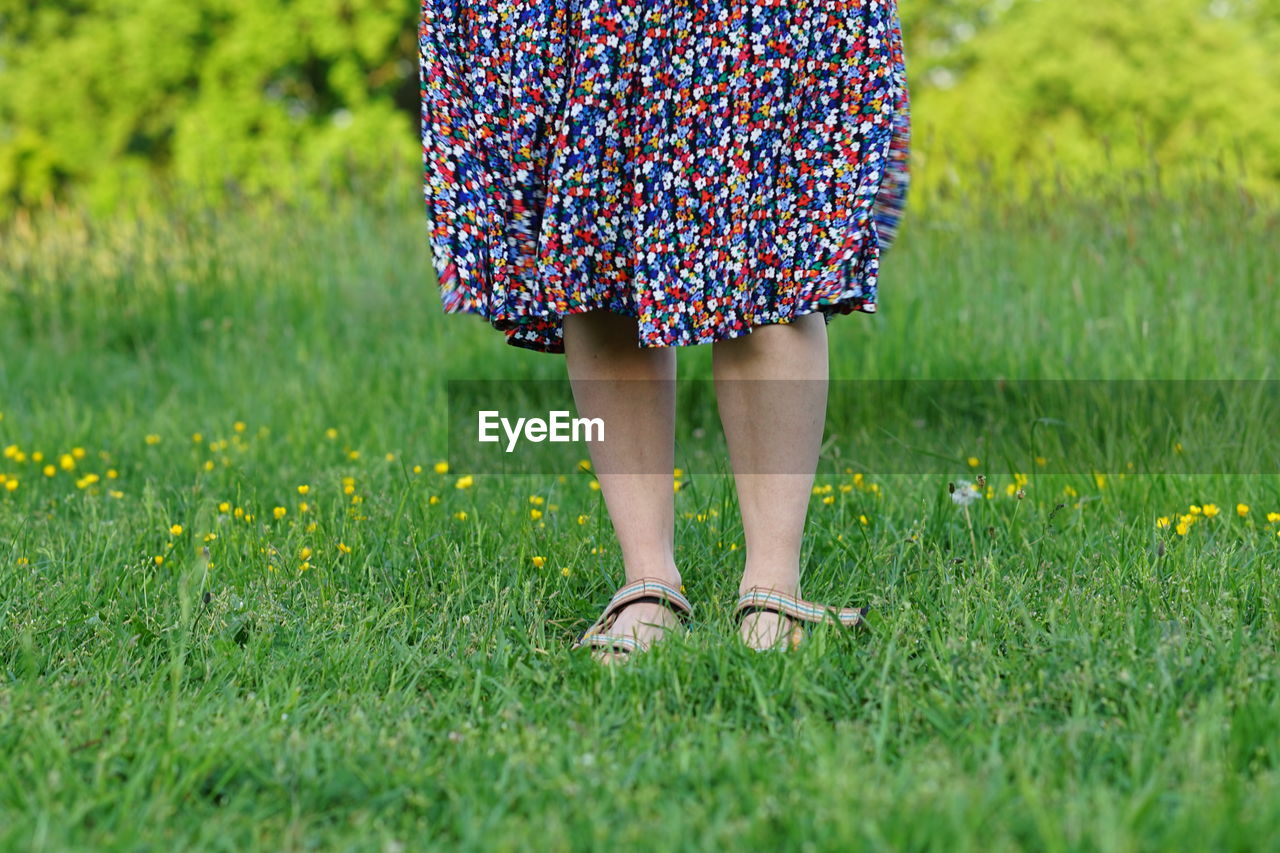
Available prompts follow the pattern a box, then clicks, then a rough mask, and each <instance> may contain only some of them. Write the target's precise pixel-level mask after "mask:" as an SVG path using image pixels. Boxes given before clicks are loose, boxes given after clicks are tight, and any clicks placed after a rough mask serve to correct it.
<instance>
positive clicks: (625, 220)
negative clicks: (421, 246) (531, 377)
mask: <svg viewBox="0 0 1280 853" xmlns="http://www.w3.org/2000/svg"><path fill="white" fill-rule="evenodd" d="M421 13H422V14H421V18H420V24H419V33H418V46H419V71H420V84H421V96H422V100H421V103H422V123H421V130H422V152H423V161H422V162H423V191H424V198H425V201H426V209H427V215H428V222H429V227H428V231H429V236H430V244H431V256H432V263H433V265H434V267H435V277H436V281H437V284H438V286H439V289H440V296H441V300H442V303H443V306H444V309H445V311H446V312H451V313H452V312H457V313H473V314H477V315H479V316H481V317H483V318H484V319H485V320H487V321H488V322H489V323H490V324H491V325H492V326H493V327H494V328H496V329H498V330H501V331H502V332H503V333H505V335H506V337H507V339H508V341H509V342H510V343H511V344H514V345H517V346H522V347H527V348H530V349H535V350H540V351H543V352H551V353H558V352H563V349H564V346H563V322H564V318H565V316H567V315H569V314H573V313H578V312H584V311H593V310H608V311H612V312H615V313H619V314H623V315H626V316H629V317H634V318H635V319H636V321H637V341H636V343H637V345H638V346H645V347H659V346H683V345H691V344H700V343H708V342H711V341H718V340H726V339H730V338H735V337H739V336H741V335H745V334H748V333H750V332H751V330H752V329H753V328H755V327H757V326H761V325H768V324H775V323H787V322H790V321H792V320H794V319H795V318H797V317H800V316H803V315H805V314H809V313H813V312H822V313H823V314H824V315H826V317H827V319H828V320H829V319H830V318H831V317H832V316H834V315H837V314H847V313H852V312H866V313H870V312H874V311H875V310H876V305H877V290H878V278H879V271H880V261H881V256H882V254H883V253H884V252H885V250H886V249H887V248H888V247H889V245H890V244H891V243H892V241H893V239H894V237H895V234H896V230H897V226H898V221H899V218H900V216H901V213H902V209H903V204H904V200H905V197H906V192H907V186H908V182H909V169H908V162H909V149H910V145H909V140H910V114H909V98H908V92H907V84H906V69H905V63H904V55H903V48H902V32H901V25H900V22H899V16H898V10H897V5H896V2H894V0H888V2H886V0H422V8H421Z"/></svg>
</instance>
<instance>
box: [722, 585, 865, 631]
mask: <svg viewBox="0 0 1280 853" xmlns="http://www.w3.org/2000/svg"><path fill="white" fill-rule="evenodd" d="M869 609H870V608H867V607H843V608H836V607H830V606H828V605H825V604H816V603H814V602H812V601H805V600H804V599H802V598H796V597H795V596H794V595H787V594H786V593H784V592H775V591H773V590H768V589H762V588H760V587H753V588H751V589H749V590H747V591H746V592H744V593H743V594H742V595H740V596H739V597H738V605H737V607H735V608H734V610H733V615H734V619H735V620H737V621H741V619H742V617H743V616H744V615H745V614H746V613H747V612H748V611H751V610H769V611H772V612H774V613H783V614H785V615H787V616H792V617H795V618H796V619H800V620H802V621H805V622H827V621H830V620H832V619H834V620H835V621H836V622H838V623H839V624H841V625H848V626H856V625H861V624H863V623H864V622H865V621H866V620H865V617H866V615H867V611H868V610H869Z"/></svg>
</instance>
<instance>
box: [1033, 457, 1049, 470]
mask: <svg viewBox="0 0 1280 853" xmlns="http://www.w3.org/2000/svg"><path fill="white" fill-rule="evenodd" d="M1048 464H1049V460H1048V459H1045V458H1044V457H1043V456H1037V457H1036V465H1038V466H1039V467H1041V468H1043V467H1044V466H1046V465H1048Z"/></svg>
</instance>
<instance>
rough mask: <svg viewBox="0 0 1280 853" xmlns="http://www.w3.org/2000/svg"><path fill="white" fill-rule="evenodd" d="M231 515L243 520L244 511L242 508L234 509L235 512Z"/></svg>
mask: <svg viewBox="0 0 1280 853" xmlns="http://www.w3.org/2000/svg"><path fill="white" fill-rule="evenodd" d="M232 515H234V516H235V517H236V518H244V509H243V508H242V507H236V511H235V512H233V513H232Z"/></svg>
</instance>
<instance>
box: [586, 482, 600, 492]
mask: <svg viewBox="0 0 1280 853" xmlns="http://www.w3.org/2000/svg"><path fill="white" fill-rule="evenodd" d="M587 486H588V488H590V489H591V491H593V492H598V491H600V481H599V480H592V481H591V482H590V483H587Z"/></svg>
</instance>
